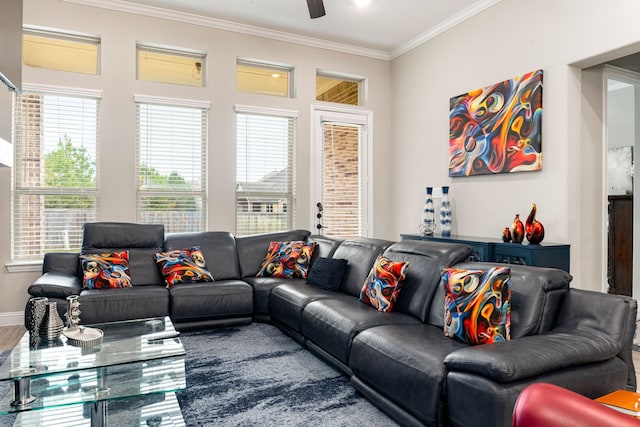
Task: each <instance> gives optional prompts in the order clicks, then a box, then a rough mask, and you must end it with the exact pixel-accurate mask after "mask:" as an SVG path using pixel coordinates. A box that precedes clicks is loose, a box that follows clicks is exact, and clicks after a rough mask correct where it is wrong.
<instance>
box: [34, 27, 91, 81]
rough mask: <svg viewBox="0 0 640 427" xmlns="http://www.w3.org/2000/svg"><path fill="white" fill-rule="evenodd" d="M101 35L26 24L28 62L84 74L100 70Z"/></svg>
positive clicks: (39, 66)
mask: <svg viewBox="0 0 640 427" xmlns="http://www.w3.org/2000/svg"><path fill="white" fill-rule="evenodd" d="M99 58H100V37H98V36H92V35H86V34H79V33H70V32H63V31H52V30H44V29H39V28H37V27H26V28H25V29H24V33H23V36H22V62H23V63H24V65H27V66H30V67H38V68H48V69H50V70H60V71H72V72H76V73H84V74H98V73H99Z"/></svg>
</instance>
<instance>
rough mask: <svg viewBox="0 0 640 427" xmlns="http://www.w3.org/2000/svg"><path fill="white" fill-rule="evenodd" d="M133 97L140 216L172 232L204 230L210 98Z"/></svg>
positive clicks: (145, 220)
mask: <svg viewBox="0 0 640 427" xmlns="http://www.w3.org/2000/svg"><path fill="white" fill-rule="evenodd" d="M135 100H136V110H137V121H138V134H137V145H136V147H137V150H136V151H137V152H136V155H137V172H136V175H137V177H138V192H137V194H138V195H137V219H138V221H139V222H142V223H156V224H164V226H165V230H166V231H167V232H172V233H173V232H185V231H203V230H205V229H206V218H207V208H206V206H207V203H206V198H207V192H206V182H207V149H206V148H207V115H208V109H209V103H206V102H198V101H188V100H184V101H183V100H176V99H164V98H152V97H146V96H139V95H136V97H135Z"/></svg>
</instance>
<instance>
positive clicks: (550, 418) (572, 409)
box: [511, 383, 640, 427]
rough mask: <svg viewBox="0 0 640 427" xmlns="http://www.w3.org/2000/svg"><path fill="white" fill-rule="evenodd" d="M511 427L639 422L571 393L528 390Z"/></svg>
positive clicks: (625, 426)
mask: <svg viewBox="0 0 640 427" xmlns="http://www.w3.org/2000/svg"><path fill="white" fill-rule="evenodd" d="M511 425H512V427H632V426H633V427H638V426H640V420H638V419H636V418H634V417H631V416H629V415H626V414H623V413H621V412H618V411H616V410H614V409H611V408H608V407H606V406H604V405H602V404H600V403H598V402H595V401H593V400H591V399H588V398H586V397H584V396H582V395H580V394H577V393H574V392H572V391H570V390H567V389H564V388H561V387H558V386H555V385H551V384H546V383H536V384H531V385H530V386H527V387H526V388H525V389H524V390H522V393H520V396H518V400H517V401H516V406H515V407H514V408H513V422H512V424H511Z"/></svg>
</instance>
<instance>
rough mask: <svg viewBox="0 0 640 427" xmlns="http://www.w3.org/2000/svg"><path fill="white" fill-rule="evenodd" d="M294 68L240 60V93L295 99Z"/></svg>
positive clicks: (238, 71) (238, 87)
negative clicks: (293, 87)
mask: <svg viewBox="0 0 640 427" xmlns="http://www.w3.org/2000/svg"><path fill="white" fill-rule="evenodd" d="M292 76H293V67H291V66H289V65H274V64H269V63H264V62H259V61H253V60H249V59H238V61H237V65H236V88H237V90H238V91H240V92H250V93H261V94H263V95H275V96H284V97H293V89H292V81H293V79H292Z"/></svg>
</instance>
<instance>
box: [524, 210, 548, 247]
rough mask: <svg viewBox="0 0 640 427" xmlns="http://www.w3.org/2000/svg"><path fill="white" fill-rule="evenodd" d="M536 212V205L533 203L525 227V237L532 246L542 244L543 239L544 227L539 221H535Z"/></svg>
mask: <svg viewBox="0 0 640 427" xmlns="http://www.w3.org/2000/svg"><path fill="white" fill-rule="evenodd" d="M536 211H537V209H536V204H535V203H534V204H533V207H532V208H531V212H529V216H528V217H527V221H526V225H525V235H526V237H527V240H528V241H529V243H531V244H533V245H535V244H538V243H540V242H542V239H544V226H543V225H542V223H541V222H540V221H538V220H536Z"/></svg>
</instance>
